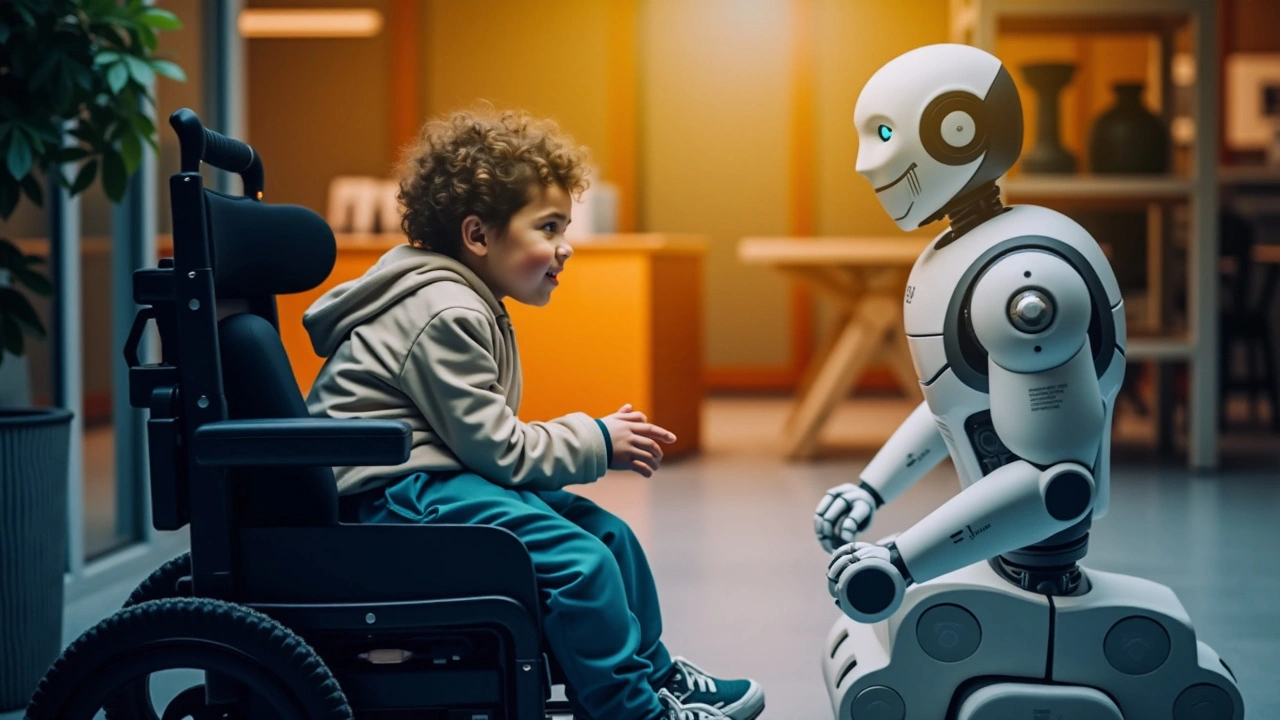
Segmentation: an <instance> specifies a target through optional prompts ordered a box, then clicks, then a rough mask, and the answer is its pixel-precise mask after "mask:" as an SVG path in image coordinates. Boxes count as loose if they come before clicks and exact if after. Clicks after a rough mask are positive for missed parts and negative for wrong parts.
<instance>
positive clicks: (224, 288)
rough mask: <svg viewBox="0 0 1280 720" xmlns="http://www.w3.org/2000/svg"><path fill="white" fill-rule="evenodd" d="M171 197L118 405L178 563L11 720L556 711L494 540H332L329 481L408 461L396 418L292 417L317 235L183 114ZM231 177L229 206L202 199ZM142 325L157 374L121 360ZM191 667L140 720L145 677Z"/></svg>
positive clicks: (524, 597)
mask: <svg viewBox="0 0 1280 720" xmlns="http://www.w3.org/2000/svg"><path fill="white" fill-rule="evenodd" d="M169 122H170V125H171V126H172V128H173V130H174V131H175V132H176V133H177V135H178V138H179V141H180V147H181V168H180V172H178V173H176V174H174V175H173V176H172V177H170V179H169V183H170V191H171V201H172V213H173V257H172V258H164V259H161V260H160V261H159V263H158V267H155V268H144V269H140V270H137V271H136V272H134V274H133V298H134V301H135V302H136V303H137V304H138V305H139V306H140V307H141V309H140V310H139V312H138V313H137V316H136V318H135V320H134V323H133V326H132V329H131V331H130V334H129V337H128V340H127V342H126V347H125V349H124V354H125V358H126V360H127V361H128V364H129V399H130V404H131V405H132V406H133V407H135V408H140V409H146V410H148V411H149V413H150V414H149V418H148V420H147V444H148V464H149V467H150V497H151V503H152V515H153V518H152V523H153V525H154V526H155V528H156V529H157V530H164V531H172V530H179V529H181V528H183V527H188V526H189V534H190V552H189V553H186V554H184V555H182V556H180V557H178V558H175V559H173V560H171V561H170V562H168V563H166V564H165V565H163V566H161V567H160V568H158V569H156V570H155V571H154V572H153V573H152V574H151V576H150V577H149V578H147V580H146V581H144V582H143V583H142V584H141V585H139V586H138V587H137V589H136V590H135V591H134V592H133V594H132V595H131V596H130V597H129V599H128V600H127V601H126V602H125V605H124V607H122V608H121V609H120V610H118V611H117V612H115V613H114V614H113V615H110V616H109V617H107V618H105V619H104V620H102V621H101V622H99V623H98V624H97V625H95V626H94V627H92V628H90V629H89V630H87V631H86V632H85V633H84V634H82V635H81V636H80V637H79V638H78V639H77V640H75V641H74V642H73V643H72V644H71V645H70V646H69V647H67V648H66V649H65V650H64V652H63V653H62V655H61V656H60V657H59V658H58V659H57V660H56V662H55V663H54V664H53V665H52V666H51V668H50V669H49V671H48V673H47V674H46V675H45V677H44V678H43V679H42V680H41V682H40V684H39V687H38V688H37V689H36V690H35V693H34V695H33V697H32V699H31V702H30V704H29V706H28V709H27V713H26V718H27V720H90V719H91V718H93V717H94V716H95V715H96V713H97V712H98V711H99V709H101V710H102V711H104V712H105V715H106V717H107V718H108V720H178V719H179V718H184V717H192V718H194V719H195V720H204V719H205V718H215V717H216V718H220V719H221V718H241V717H254V718H258V717H262V718H271V719H272V720H294V719H295V718H296V719H301V718H307V719H309V720H350V719H352V718H388V719H389V720H399V719H400V718H410V717H411V718H415V719H420V720H437V719H438V720H462V719H465V720H545V718H546V717H547V716H548V715H549V714H557V715H568V714H569V713H570V712H571V711H570V708H569V706H568V704H567V703H566V702H564V701H553V700H552V696H553V688H554V686H555V685H558V684H562V682H563V680H562V678H561V677H560V675H559V672H558V670H557V669H556V668H555V665H554V663H553V661H552V659H551V658H550V656H549V654H548V653H547V652H546V651H545V650H544V647H545V646H544V643H543V637H542V629H541V627H542V626H541V622H540V606H539V600H538V592H537V587H536V585H535V576H534V569H533V563H532V560H531V558H530V556H529V554H528V552H527V550H526V549H525V547H524V545H523V544H522V543H521V542H520V541H519V539H517V537H516V536H515V535H513V534H512V533H510V532H509V531H507V530H504V529H501V528H496V527H488V526H472V525H443V524H441V525H424V526H409V525H396V526H392V525H375V524H355V523H352V522H347V520H349V518H347V517H346V516H345V515H344V514H343V513H342V512H340V503H339V498H338V495H337V490H336V485H335V482H334V476H333V472H332V467H334V466H353V465H384V466H385V465H394V464H398V463H401V462H404V461H405V460H406V459H407V458H408V455H409V448H410V429H409V426H408V425H407V424H405V423H403V422H399V421H385V420H374V419H368V420H365V419H356V420H335V419H323V418H312V417H309V416H308V413H307V409H306V406H305V404H304V401H303V398H302V395H301V393H300V391H299V389H298V384H297V382H296V380H295V379H294V376H293V373H292V370H291V368H290V365H289V360H288V357H287V356H286V354H285V351H284V346H283V344H282V342H281V339H280V334H279V319H278V316H277V312H276V301H275V296H277V295H281V294H287V293H296V292H302V291H306V290H309V289H312V288H314V287H316V286H318V285H319V284H320V283H321V282H323V281H324V280H325V278H326V277H328V275H329V273H330V272H331V271H332V269H333V265H334V262H335V260H336V256H337V247H336V242H335V238H334V234H333V231H332V229H331V228H330V227H329V226H328V225H327V224H326V223H325V221H324V220H323V219H322V218H321V217H320V216H318V215H317V214H316V213H314V212H312V211H310V210H308V209H306V208H302V207H297V206H289V205H272V204H269V203H266V202H264V201H263V199H262V190H263V166H262V162H261V158H260V157H259V156H258V154H257V153H256V152H255V151H254V150H253V148H251V147H250V146H249V145H247V144H245V143H243V142H240V141H237V140H234V139H231V138H228V137H226V136H224V135H221V134H219V133H216V132H214V131H211V130H209V129H207V128H205V127H203V126H202V125H201V122H200V119H199V118H198V117H197V116H196V114H195V113H193V112H192V111H190V110H189V109H185V108H184V109H181V110H178V111H177V112H175V113H174V114H173V115H172V116H171V117H170V118H169ZM202 163H203V164H207V165H209V166H211V167H213V168H215V169H218V170H221V171H224V172H230V173H236V174H238V175H239V176H240V178H241V181H242V182H243V186H244V192H243V196H231V195H227V194H223V193H219V192H215V191H212V190H209V189H206V188H205V187H204V183H203V180H202V175H201V165H202ZM152 321H154V323H155V327H156V329H157V330H158V332H159V339H160V355H161V357H160V360H159V362H156V363H149V364H144V363H143V362H141V361H140V358H139V353H138V350H139V346H140V345H141V341H142V339H143V336H144V333H145V332H146V331H147V329H148V328H149V326H150V323H151V322H152ZM174 668H190V669H196V670H199V671H203V683H201V684H196V685H193V686H192V687H189V688H187V689H186V690H184V691H182V692H180V693H179V694H178V695H177V696H176V697H175V698H173V700H172V701H170V702H169V703H168V705H167V706H166V707H165V708H163V710H161V711H160V712H159V713H157V712H156V708H154V707H153V706H152V702H151V690H150V688H151V684H150V679H151V676H152V674H154V673H157V672H161V671H164V670H167V669H174Z"/></svg>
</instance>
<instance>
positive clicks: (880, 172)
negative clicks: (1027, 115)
mask: <svg viewBox="0 0 1280 720" xmlns="http://www.w3.org/2000/svg"><path fill="white" fill-rule="evenodd" d="M853 122H854V126H855V128H856V129H857V133H858V164H857V171H858V173H859V174H860V175H862V176H863V177H865V178H866V179H867V180H868V181H870V182H871V186H872V187H873V188H875V191H876V196H877V197H878V198H879V199H880V204H881V205H882V206H884V209H885V212H887V213H889V217H891V218H893V220H894V222H895V223H897V224H898V227H900V228H902V229H903V230H914V229H916V228H918V227H920V226H921V225H924V224H925V222H927V221H930V220H932V219H934V218H935V215H936V214H937V213H938V211H939V210H941V209H942V208H944V207H945V206H946V205H947V203H949V202H950V201H951V200H952V199H953V198H955V197H956V196H957V195H960V194H963V193H964V192H967V191H968V190H971V189H973V188H974V187H976V186H977V185H978V184H980V183H981V182H986V181H988V180H994V179H995V178H997V177H999V176H1000V175H1002V174H1004V172H1005V171H1006V170H1008V169H1009V167H1010V166H1012V165H1013V161H1014V160H1015V159H1017V154H1018V151H1020V150H1021V147H1022V106H1021V104H1020V103H1019V101H1018V96H1017V91H1016V89H1014V87H1013V81H1012V79H1010V78H1009V74H1008V72H1007V71H1006V70H1004V68H1003V66H1002V65H1001V63H1000V61H999V60H998V59H997V58H995V57H994V56H992V55H990V54H989V53H986V52H984V51H982V50H979V49H977V48H974V47H971V46H968V45H955V44H941V45H929V46H926V47H922V48H918V49H916V50H912V51H911V52H908V53H906V54H904V55H901V56H899V57H897V58H895V59H894V60H892V61H890V62H889V63H888V64H886V65H885V66H884V67H882V68H880V70H879V71H877V72H876V74H875V75H872V76H871V79H870V80H868V81H867V84H866V86H865V87H863V89H862V93H861V94H860V95H859V96H858V103H857V105H856V107H855V108H854V113H853Z"/></svg>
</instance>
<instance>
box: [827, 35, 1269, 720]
mask: <svg viewBox="0 0 1280 720" xmlns="http://www.w3.org/2000/svg"><path fill="white" fill-rule="evenodd" d="M854 124H855V127H856V130H857V133H858V137H859V152H858V160H857V171H858V172H859V173H860V174H861V175H863V176H864V177H866V178H867V180H868V181H869V182H870V183H871V185H872V187H873V188H874V189H875V191H876V195H877V197H878V199H879V200H880V202H881V204H882V206H883V207H884V209H885V211H886V212H887V213H888V214H889V216H890V217H891V218H893V219H894V221H895V222H896V223H897V224H898V225H899V227H901V228H902V229H904V230H914V229H916V228H918V227H922V226H924V225H926V224H928V223H931V222H934V221H936V220H939V219H941V218H942V217H944V216H945V217H947V218H949V219H950V221H951V222H950V225H951V226H950V228H949V229H948V230H946V231H945V232H943V233H941V234H940V235H938V236H937V237H936V238H935V239H934V240H933V242H931V243H930V244H929V246H928V247H927V249H926V250H925V251H924V252H923V253H922V254H921V256H920V257H919V259H918V260H917V262H916V264H915V266H914V268H913V269H912V272H911V275H910V279H909V280H908V285H907V287H906V289H905V292H904V299H903V300H904V305H903V308H904V319H905V328H906V333H907V336H908V342H909V344H910V347H911V356H912V362H913V364H914V367H915V371H916V373H917V375H918V376H919V378H920V382H921V385H922V389H923V391H924V397H925V401H924V402H923V403H922V404H921V405H920V406H919V407H917V408H916V410H915V411H914V412H913V413H912V414H911V415H910V416H909V417H908V418H907V420H906V421H905V422H904V423H903V424H902V426H901V427H900V428H899V429H898V430H897V431H896V432H895V433H894V434H893V436H892V437H891V438H890V439H889V441H888V442H887V443H886V444H885V445H884V447H883V448H881V450H880V451H879V452H878V453H877V454H876V456H875V457H874V458H873V459H872V461H871V462H870V463H869V464H868V466H867V467H866V469H865V470H864V472H863V473H862V475H861V476H860V478H859V483H858V484H856V485H852V484H846V485H841V486H840V487H838V488H834V489H833V490H832V491H831V492H829V493H828V494H827V496H826V497H825V498H823V500H822V502H821V503H820V504H819V507H818V511H817V513H815V526H816V530H817V533H818V535H819V538H820V540H822V541H823V543H824V546H825V547H827V548H828V549H829V550H833V549H834V550H835V554H834V557H833V559H832V562H831V565H830V568H829V582H830V589H831V591H832V594H833V595H834V596H835V597H836V598H837V603H838V605H839V606H840V607H841V609H842V610H843V611H844V613H845V617H841V618H840V619H839V620H838V621H837V622H836V624H835V626H834V627H833V628H832V630H831V634H830V636H829V638H828V642H827V644H826V645H825V646H824V648H823V668H824V675H825V677H826V680H827V687H828V692H829V694H830V696H831V699H832V704H833V709H834V710H835V712H836V716H837V718H838V720H912V719H914V718H922V719H924V718H927V719H928V720H939V719H941V718H944V717H945V718H947V719H948V720H995V718H1006V717H1010V718H1011V717H1027V718H1040V717H1041V715H1039V714H1036V713H1042V712H1043V713H1052V714H1044V715H1043V717H1045V718H1050V717H1055V718H1056V717H1058V716H1059V715H1061V716H1062V717H1096V718H1103V719H1111V718H1115V719H1120V718H1126V719H1129V720H1133V719H1141V720H1145V719H1147V718H1150V719H1152V720H1156V719H1159V720H1165V719H1169V720H1189V719H1191V718H1201V717H1203V718H1206V719H1208V718H1212V719H1213V720H1241V718H1243V712H1244V709H1243V703H1242V700H1241V698H1240V694H1239V692H1238V690H1237V689H1236V686H1235V681H1234V678H1233V677H1232V676H1231V673H1230V670H1229V669H1227V668H1226V666H1225V664H1224V663H1222V661H1221V660H1220V659H1219V658H1218V656H1217V654H1216V653H1215V652H1214V651H1213V650H1212V649H1211V648H1209V647H1208V646H1207V645H1205V644H1204V643H1203V642H1201V641H1199V640H1197V639H1196V636H1195V632H1194V630H1193V628H1192V627H1191V624H1190V621H1189V619H1188V617H1187V613H1186V612H1185V610H1184V609H1183V607H1182V605H1181V604H1180V603H1179V601H1178V599H1177V597H1176V596H1175V595H1174V593H1173V592H1172V591H1170V590H1169V589H1168V588H1166V587H1164V586H1162V585H1159V584H1156V583H1153V582H1150V581H1146V580H1141V579H1137V578H1130V577H1126V576H1122V575H1115V574H1111V573H1102V572H1097V571H1093V570H1089V571H1084V570H1083V569H1081V568H1079V566H1078V565H1076V562H1075V561H1076V560H1078V559H1080V558H1081V557H1083V555H1084V552H1085V548H1086V547H1087V537H1088V528H1089V526H1090V524H1091V523H1092V521H1093V520H1096V519H1099V518H1101V517H1103V516H1104V515H1105V514H1106V513H1107V510H1108V506H1109V498H1110V482H1109V476H1110V473H1109V467H1108V466H1109V460H1110V435H1111V420H1112V409H1113V403H1114V401H1115V398H1116V396H1117V395H1118V393H1119V390H1120V385H1121V382H1122V380H1123V377H1124V367H1125V357H1124V352H1125V345H1126V333H1125V320H1124V317H1125V316H1124V305H1123V301H1122V298H1121V295H1120V289H1119V286H1118V284H1117V282H1116V279H1115V276H1114V274H1113V272H1112V270H1111V267H1110V265H1109V263H1108V261H1107V259H1106V257H1105V256H1104V255H1103V253H1102V250H1101V248H1100V247H1099V246H1098V244H1097V242H1096V241H1095V240H1094V239H1093V237H1091V236H1090V235H1089V233H1088V232H1087V231H1085V230H1084V229H1083V228H1082V227H1081V226H1080V225H1078V224H1077V223H1076V222H1074V221H1072V220H1071V219H1070V218H1068V217H1066V216H1065V215H1063V214H1061V213H1058V212H1055V211H1052V210H1049V209H1046V208H1042V207H1036V206H1013V207H1003V206H1002V205H1001V204H1000V198H999V190H998V188H997V187H996V185H995V181H996V180H997V179H999V178H1000V177H1001V176H1003V174H1004V173H1005V172H1006V171H1007V170H1008V169H1009V168H1010V167H1011V166H1012V164H1013V162H1014V161H1015V160H1016V159H1017V156H1018V153H1019V152H1020V150H1021V146H1022V108H1021V103H1020V100H1019V98H1018V93H1017V89H1016V87H1015V86H1014V84H1013V80H1012V78H1011V77H1010V75H1009V73H1008V71H1007V70H1006V69H1005V68H1004V67H1003V65H1002V63H1001V62H1000V60H999V59H997V58H995V57H993V56H991V55H990V54H988V53H986V52H983V51H981V50H979V49H976V48H973V47H970V46H965V45H953V44H942V45H931V46H927V47H923V48H919V49H916V50H913V51H911V52H908V53H906V54H904V55H902V56H899V57H898V58H896V59H894V60H893V61H891V62H889V63H888V64H886V65H885V66H884V67H883V68H881V70H879V71H878V72H877V73H876V74H875V75H874V76H872V78H871V79H870V80H868V82H867V84H866V86H865V87H864V89H863V91H862V94H861V95H860V96H859V99H858V103H857V107H856V109H855V112H854ZM944 456H949V457H950V458H951V459H952V461H953V464H954V466H955V468H956V471H957V474H958V476H959V480H960V486H961V492H960V493H959V494H958V495H956V496H955V497H954V498H952V499H951V500H949V501H948V502H947V503H945V504H944V505H942V506H941V507H939V508H938V509H936V510H935V511H934V512H933V513H931V514H930V515H928V516H927V517H925V518H924V519H923V520H921V521H920V522H919V523H917V524H915V525H913V526H912V527H910V528H908V529H906V530H904V531H903V532H901V533H899V534H897V535H895V536H892V537H890V538H886V539H884V540H882V541H880V542H879V543H876V544H867V543H865V542H855V540H856V536H857V534H858V533H861V532H863V531H865V530H866V529H867V527H868V525H869V524H870V522H871V519H872V516H873V515H874V512H875V509H876V508H878V507H880V506H881V505H883V504H884V503H887V502H892V501H893V500H894V499H895V498H897V497H898V496H900V495H901V494H902V493H903V492H904V491H906V490H907V489H908V488H909V487H910V486H911V485H912V484H913V483H914V482H916V481H917V480H918V479H919V478H920V477H922V476H923V475H924V474H925V473H926V472H928V471H929V470H930V469H931V468H933V467H935V466H936V465H937V464H938V463H939V462H940V461H941V460H942V458H943V457H944ZM837 542H839V543H846V544H843V546H842V547H839V548H838V549H837V548H836V547H835V544H836V543H837Z"/></svg>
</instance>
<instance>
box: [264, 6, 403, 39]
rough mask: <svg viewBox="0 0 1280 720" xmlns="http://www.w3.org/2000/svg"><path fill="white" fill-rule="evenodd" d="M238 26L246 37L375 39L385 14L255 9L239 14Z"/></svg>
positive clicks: (324, 10) (370, 10) (342, 10)
mask: <svg viewBox="0 0 1280 720" xmlns="http://www.w3.org/2000/svg"><path fill="white" fill-rule="evenodd" d="M238 26H239V28H240V35H241V36H243V37H246V38H338V37H347V38H349V37H373V36H374V35H377V34H378V33H379V32H380V31H381V30H382V13H380V12H378V11H377V10H373V9H368V8H349V9H339V8H332V9H330V8H316V9H311V8H291V9H266V8H253V9H246V10H241V11H240V20H239V23H238Z"/></svg>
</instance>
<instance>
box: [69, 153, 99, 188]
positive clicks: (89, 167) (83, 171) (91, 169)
mask: <svg viewBox="0 0 1280 720" xmlns="http://www.w3.org/2000/svg"><path fill="white" fill-rule="evenodd" d="M97 172H98V159H97V158H94V159H92V160H90V161H89V162H87V163H85V164H84V165H83V166H81V168H80V172H78V173H76V181H75V182H74V183H72V184H71V189H70V190H69V192H70V193H71V194H72V195H79V194H80V193H82V192H84V191H85V189H86V188H88V187H89V186H90V185H92V184H93V178H94V176H95V175H96V174H97Z"/></svg>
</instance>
